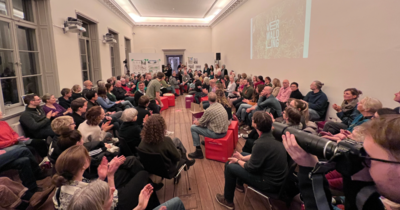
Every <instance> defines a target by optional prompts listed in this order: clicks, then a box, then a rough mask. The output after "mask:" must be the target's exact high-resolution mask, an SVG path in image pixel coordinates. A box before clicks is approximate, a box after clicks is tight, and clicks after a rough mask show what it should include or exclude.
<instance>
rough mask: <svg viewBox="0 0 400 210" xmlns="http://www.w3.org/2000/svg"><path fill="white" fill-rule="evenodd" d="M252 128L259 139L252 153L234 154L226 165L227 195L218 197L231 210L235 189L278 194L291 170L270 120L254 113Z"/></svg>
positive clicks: (263, 114)
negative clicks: (247, 187)
mask: <svg viewBox="0 0 400 210" xmlns="http://www.w3.org/2000/svg"><path fill="white" fill-rule="evenodd" d="M267 87H268V88H271V87H269V86H267ZM267 87H266V88H267ZM252 125H253V127H254V128H256V130H257V132H258V133H259V136H260V137H259V139H257V141H255V143H254V146H253V151H252V153H251V154H248V153H242V154H240V153H238V152H235V153H234V154H233V157H231V158H229V162H228V163H226V164H225V186H224V194H217V195H216V199H217V201H218V203H219V204H221V205H222V206H224V207H226V208H228V209H234V208H235V205H234V203H233V199H234V194H235V189H236V190H237V191H238V192H244V186H243V184H247V185H249V186H252V187H255V188H256V189H258V190H262V191H266V192H268V193H274V194H278V193H279V191H280V189H281V188H282V185H283V184H284V181H285V176H286V173H287V170H288V163H287V153H286V151H285V148H284V147H283V144H282V143H281V142H279V141H277V140H275V138H274V136H273V135H272V132H271V128H272V119H271V117H270V116H269V115H268V114H267V113H264V112H261V111H258V112H255V113H254V117H253V120H252Z"/></svg>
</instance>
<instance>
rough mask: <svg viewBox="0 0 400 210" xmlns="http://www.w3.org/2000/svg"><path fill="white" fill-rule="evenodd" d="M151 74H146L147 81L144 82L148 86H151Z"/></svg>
mask: <svg viewBox="0 0 400 210" xmlns="http://www.w3.org/2000/svg"><path fill="white" fill-rule="evenodd" d="M151 79H152V78H151V74H146V77H145V80H144V84H145V85H146V87H147V86H149V84H150V81H151Z"/></svg>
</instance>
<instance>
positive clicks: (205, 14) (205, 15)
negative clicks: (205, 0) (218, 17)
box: [203, 0, 218, 18]
mask: <svg viewBox="0 0 400 210" xmlns="http://www.w3.org/2000/svg"><path fill="white" fill-rule="evenodd" d="M217 1H218V0H215V1H214V3H213V4H212V5H211V7H210V9H208V10H207V12H206V14H205V15H204V17H203V18H206V17H207V15H208V13H209V12H210V11H211V9H212V8H213V7H214V5H215V4H216V3H217Z"/></svg>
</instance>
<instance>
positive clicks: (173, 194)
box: [172, 179, 176, 198]
mask: <svg viewBox="0 0 400 210" xmlns="http://www.w3.org/2000/svg"><path fill="white" fill-rule="evenodd" d="M175 186H176V185H175V179H174V192H173V193H172V198H175Z"/></svg>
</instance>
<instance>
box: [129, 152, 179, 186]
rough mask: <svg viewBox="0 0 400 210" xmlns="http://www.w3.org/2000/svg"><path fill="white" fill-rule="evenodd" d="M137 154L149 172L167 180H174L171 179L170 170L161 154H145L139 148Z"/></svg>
mask: <svg viewBox="0 0 400 210" xmlns="http://www.w3.org/2000/svg"><path fill="white" fill-rule="evenodd" d="M136 152H137V154H138V156H139V160H140V162H141V163H142V164H143V167H144V169H145V170H146V171H147V172H149V173H150V174H154V175H157V176H159V177H162V178H166V179H171V178H173V177H170V175H169V174H170V173H169V169H168V168H167V167H166V166H165V164H164V159H163V158H162V156H161V155H160V154H158V153H149V152H145V151H143V150H142V149H140V148H138V147H136Z"/></svg>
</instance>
